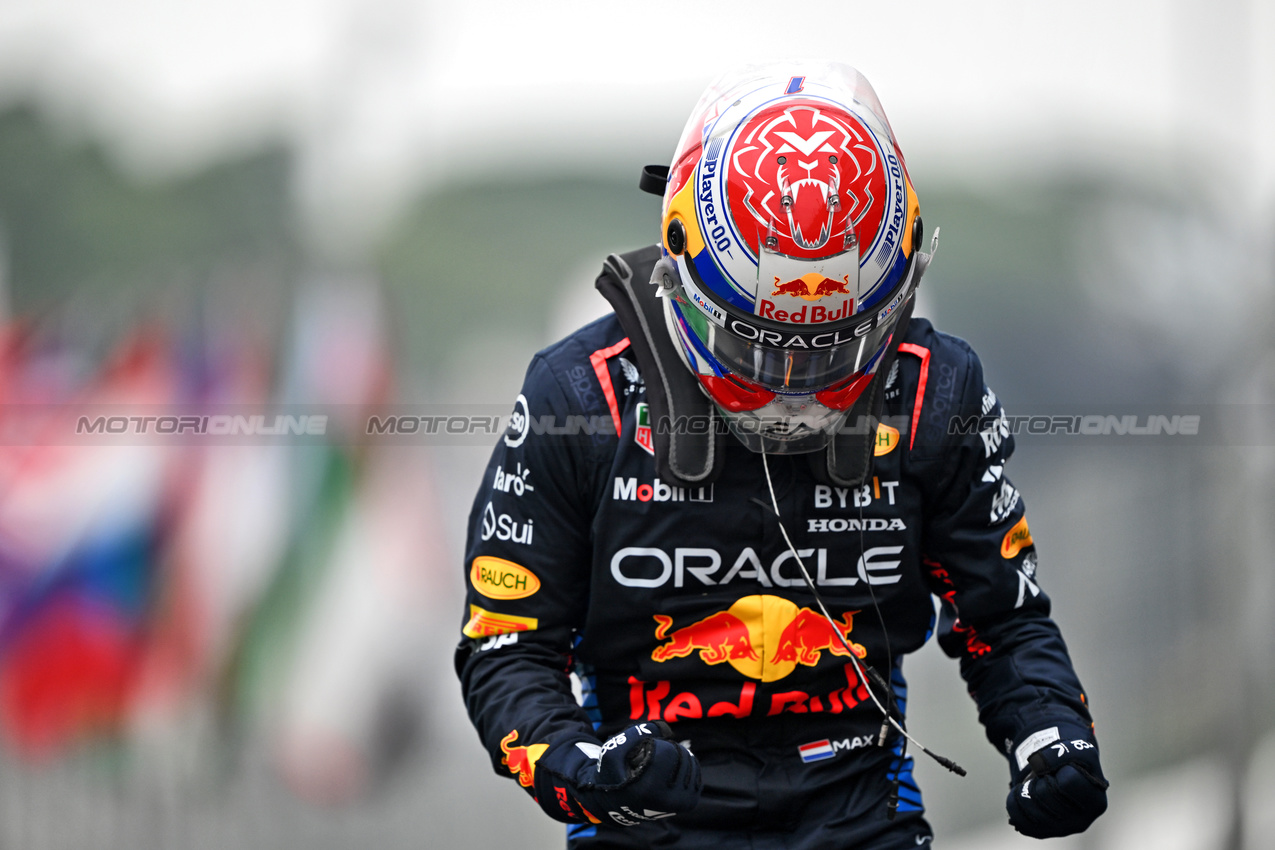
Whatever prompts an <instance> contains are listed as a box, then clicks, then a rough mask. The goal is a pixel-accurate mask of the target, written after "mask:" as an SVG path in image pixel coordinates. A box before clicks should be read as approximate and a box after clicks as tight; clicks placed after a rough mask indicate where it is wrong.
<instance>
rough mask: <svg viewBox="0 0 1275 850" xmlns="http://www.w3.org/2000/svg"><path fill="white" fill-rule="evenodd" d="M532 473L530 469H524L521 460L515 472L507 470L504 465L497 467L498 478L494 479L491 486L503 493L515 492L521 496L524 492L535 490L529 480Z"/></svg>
mask: <svg viewBox="0 0 1275 850" xmlns="http://www.w3.org/2000/svg"><path fill="white" fill-rule="evenodd" d="M529 475H531V470H530V469H523V468H522V463H521V462H519V463H518V464H517V466H516V467H515V468H514V471H513V472H505V470H504V468H503V467H500V466H497V467H496V478H495V480H494V481H492V484H491V488H492V489H493V490H499V491H500V492H501V493H513V494H514V495H515V496H521V495H522V494H523V493H527V492H530V491H532V490H535V489H536V488H535V487H532V486H531V484H530V483H529V482H528V481H527V477H528V476H529Z"/></svg>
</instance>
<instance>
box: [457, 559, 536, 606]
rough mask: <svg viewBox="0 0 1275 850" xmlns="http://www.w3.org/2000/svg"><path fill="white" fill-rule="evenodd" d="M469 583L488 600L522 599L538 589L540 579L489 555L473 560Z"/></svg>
mask: <svg viewBox="0 0 1275 850" xmlns="http://www.w3.org/2000/svg"><path fill="white" fill-rule="evenodd" d="M469 583H470V584H472V585H473V586H474V590H477V591H478V592H479V593H481V594H482V595H483V596H486V597H487V598H488V599H524V598H526V597H528V596H531V595H532V594H534V593H535V592H536V591H537V590H539V589H540V579H538V578H536V576H535V573H533V572H532V571H531V570H529V569H527V568H526V567H524V566H522V565H521V564H515V563H514V562H513V561H506V560H505V559H504V558H493V557H492V556H490V555H480V556H479V557H477V558H475V559H474V565H473V567H471V568H470V570H469Z"/></svg>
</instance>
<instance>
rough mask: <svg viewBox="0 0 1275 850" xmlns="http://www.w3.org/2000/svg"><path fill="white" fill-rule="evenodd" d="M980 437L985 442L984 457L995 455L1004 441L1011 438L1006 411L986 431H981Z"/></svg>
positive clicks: (989, 424)
mask: <svg viewBox="0 0 1275 850" xmlns="http://www.w3.org/2000/svg"><path fill="white" fill-rule="evenodd" d="M984 400H986V399H984ZM993 403H994V402H993ZM978 436H979V437H980V438H982V440H983V456H984V457H991V456H992V455H994V454H995V453H996V451H997V449H999V448H1000V447H1001V443H1002V442H1003V441H1004V439H1005V438H1006V437H1008V436H1009V419H1008V418H1007V417H1006V416H1005V411H1004V410H1002V411H1001V413H1000V416H997V417H996V418H995V419H993V420H992V421H991V422H990V423H988V425H987V428H986V429H985V430H983V431H979V432H978Z"/></svg>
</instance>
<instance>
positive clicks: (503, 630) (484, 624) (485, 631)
mask: <svg viewBox="0 0 1275 850" xmlns="http://www.w3.org/2000/svg"><path fill="white" fill-rule="evenodd" d="M539 627H540V621H539V620H537V619H536V618H535V617H519V616H516V615H514V614H497V613H495V612H494V611H488V610H486V609H485V608H479V607H478V606H477V605H470V606H469V622H467V623H465V627H464V628H463V629H461V633H462V634H463V635H464V636H465V637H467V638H482V637H491V636H492V635H506V634H509V633H510V632H534V631H535V630H536V629H537V628H539Z"/></svg>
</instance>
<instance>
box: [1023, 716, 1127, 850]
mask: <svg viewBox="0 0 1275 850" xmlns="http://www.w3.org/2000/svg"><path fill="white" fill-rule="evenodd" d="M1009 758H1010V770H1011V772H1012V774H1013V777H1014V782H1013V784H1012V785H1011V786H1010V791H1009V797H1008V798H1006V800H1005V808H1006V809H1008V810H1009V822H1010V825H1011V826H1013V827H1014V829H1016V830H1018V831H1019V832H1021V833H1022V834H1023V835H1027V836H1030V837H1032V838H1057V837H1059V836H1063V835H1072V834H1074V833H1077V832H1084V831H1085V830H1086V829H1088V828H1089V825H1090V824H1091V823H1093V822H1094V821H1095V820H1097V819H1098V816H1099V815H1101V814H1102V813H1103V812H1105V811H1106V810H1107V788H1108V786H1109V785H1110V783H1109V782H1107V780H1106V779H1105V778H1104V777H1103V775H1102V766H1101V765H1100V764H1099V763H1098V744H1097V743H1096V742H1095V740H1094V737H1093V733H1092V732H1091V731H1090V730H1088V729H1086V728H1085V727H1083V726H1081V725H1079V724H1067V723H1059V724H1058V725H1057V726H1053V727H1049V728H1047V729H1042V730H1040V731H1039V732H1035V733H1034V734H1031V735H1028V736H1026V737H1025V738H1024V739H1023V740H1022V741H1020V742H1019V743H1018V744H1017V746H1015V748H1014V750H1013V751H1012V752H1011V753H1010V756H1009Z"/></svg>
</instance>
